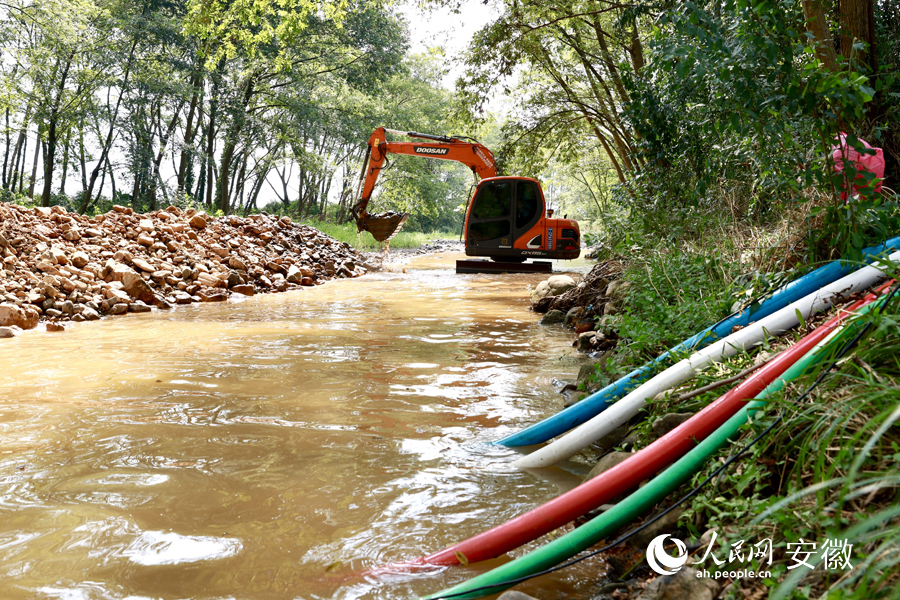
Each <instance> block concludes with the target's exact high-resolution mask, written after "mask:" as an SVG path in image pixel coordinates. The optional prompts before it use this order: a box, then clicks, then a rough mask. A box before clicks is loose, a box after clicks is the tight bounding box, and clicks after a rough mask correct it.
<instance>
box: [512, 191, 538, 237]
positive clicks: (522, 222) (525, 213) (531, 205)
mask: <svg viewBox="0 0 900 600" xmlns="http://www.w3.org/2000/svg"><path fill="white" fill-rule="evenodd" d="M518 183H519V195H518V198H516V229H522V228H524V227H528V226H530V225H531V224H532V223H531V222H532V221H533V220H534V217H535V215H537V214H538V211H539V210H540V209H539V206H540V204H541V202H540V200H539V199H538V198H539V196H538V190H537V186H536V185H535V184H534V183H533V182H531V181H520V182H518Z"/></svg>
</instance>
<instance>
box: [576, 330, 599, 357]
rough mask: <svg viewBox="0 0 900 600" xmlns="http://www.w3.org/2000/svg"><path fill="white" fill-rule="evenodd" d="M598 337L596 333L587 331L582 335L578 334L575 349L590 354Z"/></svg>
mask: <svg viewBox="0 0 900 600" xmlns="http://www.w3.org/2000/svg"><path fill="white" fill-rule="evenodd" d="M596 337H597V332H596V331H585V332H583V333H580V334H578V340H577V341H576V342H575V347H576V348H578V351H579V352H590V351H591V349H592V348H593V346H594V339H595V338H596Z"/></svg>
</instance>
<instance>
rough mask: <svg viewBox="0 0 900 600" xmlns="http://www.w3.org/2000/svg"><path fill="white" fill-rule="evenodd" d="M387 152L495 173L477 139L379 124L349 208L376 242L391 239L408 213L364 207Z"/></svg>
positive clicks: (480, 175)
mask: <svg viewBox="0 0 900 600" xmlns="http://www.w3.org/2000/svg"><path fill="white" fill-rule="evenodd" d="M388 132H390V133H393V134H398V135H405V136H407V137H409V138H413V139H423V140H428V141H427V142H389V141H387V139H386V137H387V133H388ZM388 154H406V155H408V156H422V157H425V158H436V159H440V160H452V161H454V162H461V163H463V164H464V165H466V166H468V167H469V168H470V169H472V172H473V173H474V174H475V176H476V177H477V178H478V179H484V178H486V177H496V176H497V167H496V164H495V162H494V155H493V153H492V152H491V151H490V150H488V149H487V148H486V147H485V146H483V145H481V144H479V143H478V142H474V141H465V140H462V139H460V138H457V137H449V136H440V135H430V134H427V133H418V132H415V131H396V130H393V129H385V128H384V127H379V128H378V129H376V130H375V131H374V132H373V133H372V135H371V136H370V137H369V144H368V150H367V152H366V158H365V160H364V161H363V168H362V172H361V173H360V181H359V191H358V194H357V198H358V201H357V202H356V204H355V205H354V206H353V208H352V209H351V213H352V214H353V217H354V219H355V220H356V227H357V229H358V230H359V231H368V232H369V233H371V234H372V236H373V237H374V238H375V239H376V240H378V241H379V242H383V241H387V240H390V238H391V237H393V236H394V235H396V234H397V233H398V232H399V231H400V228H401V227H403V223H404V222H406V218H407V217H408V216H409V214H408V213H399V214H398V213H393V214H391V213H386V214H383V215H373V214H370V213H368V212H367V210H366V209H367V208H368V205H369V201H370V200H371V198H372V192H373V191H374V189H375V183H376V182H377V181H378V177H379V176H380V175H381V171H382V170H383V169H384V167H385V163H386V162H387V156H388Z"/></svg>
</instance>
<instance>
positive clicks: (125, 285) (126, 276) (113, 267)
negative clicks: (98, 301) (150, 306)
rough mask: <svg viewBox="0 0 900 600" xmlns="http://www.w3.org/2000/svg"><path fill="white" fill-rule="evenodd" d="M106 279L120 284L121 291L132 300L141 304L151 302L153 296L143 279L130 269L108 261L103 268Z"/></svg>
mask: <svg viewBox="0 0 900 600" xmlns="http://www.w3.org/2000/svg"><path fill="white" fill-rule="evenodd" d="M103 270H104V272H105V273H106V277H109V278H112V280H113V281H118V282H120V283H121V284H122V289H123V290H124V291H125V293H127V294H128V295H129V296H131V297H132V298H135V299H137V300H140V301H142V302H153V298H154V294H153V290H152V289H150V286H149V285H148V284H147V282H146V281H144V278H143V277H141V276H140V275H138V274H137V272H136V271H135V270H134V269H132V268H131V267H128V266H125V265H123V264H122V263H118V262H115V261H114V260H111V259H110V260H109V261H107V263H106V267H104V269H103Z"/></svg>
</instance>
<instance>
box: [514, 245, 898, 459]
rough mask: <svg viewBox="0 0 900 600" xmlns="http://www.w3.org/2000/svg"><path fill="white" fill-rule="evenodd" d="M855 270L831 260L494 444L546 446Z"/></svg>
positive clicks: (869, 255)
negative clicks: (658, 372)
mask: <svg viewBox="0 0 900 600" xmlns="http://www.w3.org/2000/svg"><path fill="white" fill-rule="evenodd" d="M898 247H900V237H895V238H891V239H889V240H887V241H886V242H884V243H883V244H881V245H879V246H873V247H871V248H866V249H865V250H863V256H864V260H865V262H871V261H872V259H873V258H874V257H875V256H877V255H879V254H881V253H882V252H884V251H885V250H888V249H895V248H898ZM859 267H860V265H859V264H851V263H849V262H847V261H841V260H835V261H832V262H830V263H828V264H827V265H825V266H824V267H820V268H818V269H816V270H815V271H812V272H810V273H807V274H806V275H804V276H803V277H800V278H798V279H796V280H794V281H792V282H790V283H788V284H785V285H783V286H782V287H780V288H778V290H776V291H775V292H774V293H773V294H772V295H771V296H769V297H768V298H766V299H765V300H763V301H762V302H761V303H760V304H759V306H757V307H755V308H754V307H753V306H750V307H748V308H745V309H743V310H741V311H739V312H736V313H734V314H733V315H730V316H728V317H726V318H724V319H722V320H721V321H719V322H718V323H716V324H715V325H712V326H710V327H707V328H706V329H704V330H703V331H701V332H700V333H697V334H694V335H692V336H691V337H689V338H688V339H686V340H684V341H683V342H681V343H680V344H678V345H677V346H675V347H673V348H670V349H669V350H667V351H666V352H663V353H662V354H660V355H659V356H658V357H656V358H655V359H654V360H652V361H650V362H649V363H647V364H645V365H644V366H642V367H639V368H637V369H635V370H634V371H632V372H631V373H629V374H628V375H625V376H624V377H622V378H621V379H619V380H618V381H616V382H614V383H611V384H609V385H608V386H606V387H605V388H603V389H602V390H600V391H598V392H594V393H593V394H591V395H590V396H588V397H587V398H585V399H584V400H581V401H580V402H578V403H577V404H574V405H572V406H570V407H569V408H567V409H565V410H563V411H560V412H558V413H556V414H554V415H552V416H550V417H547V418H546V419H544V420H543V421H540V422H538V423H535V424H534V425H531V426H530V427H526V428H525V429H523V430H522V431H518V432H516V433H514V434H512V435H509V436H507V437H505V438H503V439H502V440H498V441H497V442H496V443H498V444H502V445H504V446H530V445H533V444H540V443H543V442H546V441H547V440H549V439H551V438H554V437H556V436H558V435H561V434H563V433H565V432H567V431H568V430H570V429H572V428H573V427H577V426H578V425H581V424H582V423H584V422H586V421H589V420H590V419H592V418H594V417H595V416H597V415H598V414H600V413H601V412H603V411H604V410H606V408H607V407H609V406H610V405H611V404H612V403H613V402H615V401H616V400H618V399H619V398H621V397H623V396H625V395H626V394H627V393H628V392H630V391H632V390H633V389H635V388H636V387H637V386H639V385H640V384H641V383H643V382H644V381H645V380H646V379H647V378H648V377H649V376H650V375H651V374H652V373H653V371H654V370H655V368H656V367H657V366H661V365H664V364H666V363H667V362H668V361H669V358H670V357H671V355H672V354H680V353H682V352H686V351H688V350H698V349H700V348H703V347H704V346H708V345H709V344H711V343H712V342H714V341H716V340H717V339H720V338H723V337H725V336H727V335H728V334H730V333H731V331H732V329H734V327H735V325H738V326H741V327H746V326H747V324H748V323H750V322H751V320H752V321H758V320H760V319H762V318H764V317H767V316H769V315H771V314H772V313H774V312H777V311H779V310H781V309H782V308H784V307H785V306H787V305H788V304H791V303H792V302H795V301H796V300H798V299H800V298H803V297H804V296H807V295H809V294H811V293H813V292H815V291H816V290H818V289H819V288H821V287H823V286H826V285H828V284H830V283H833V282H835V281H837V280H838V279H840V278H841V277H844V276H845V275H847V274H849V273H851V272H853V271H855V270H856V269H858V268H859Z"/></svg>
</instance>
